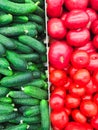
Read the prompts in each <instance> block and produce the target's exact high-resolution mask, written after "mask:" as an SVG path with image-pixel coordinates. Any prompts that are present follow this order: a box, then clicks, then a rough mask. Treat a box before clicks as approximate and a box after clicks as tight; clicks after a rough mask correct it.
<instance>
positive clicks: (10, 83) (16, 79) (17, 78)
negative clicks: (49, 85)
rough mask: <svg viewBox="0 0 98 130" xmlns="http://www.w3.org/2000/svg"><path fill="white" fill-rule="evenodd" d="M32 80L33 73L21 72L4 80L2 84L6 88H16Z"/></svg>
mask: <svg viewBox="0 0 98 130" xmlns="http://www.w3.org/2000/svg"><path fill="white" fill-rule="evenodd" d="M32 79H33V76H32V73H31V72H24V73H23V72H21V73H15V74H14V75H13V76H9V77H4V78H2V79H1V81H0V83H1V85H2V86H4V87H14V86H21V85H23V84H26V83H29V82H30V81H32Z"/></svg>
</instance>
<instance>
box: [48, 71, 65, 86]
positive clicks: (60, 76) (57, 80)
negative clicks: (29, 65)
mask: <svg viewBox="0 0 98 130" xmlns="http://www.w3.org/2000/svg"><path fill="white" fill-rule="evenodd" d="M66 81H67V77H66V73H65V71H63V70H54V71H53V72H52V73H50V82H51V83H52V84H53V85H54V86H58V87H60V86H63V85H64V84H65V83H66Z"/></svg>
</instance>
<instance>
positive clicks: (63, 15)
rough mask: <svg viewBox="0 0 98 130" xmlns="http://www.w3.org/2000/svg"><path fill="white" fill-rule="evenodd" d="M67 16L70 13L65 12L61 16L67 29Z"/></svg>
mask: <svg viewBox="0 0 98 130" xmlns="http://www.w3.org/2000/svg"><path fill="white" fill-rule="evenodd" d="M67 15H68V12H64V13H63V14H62V15H61V20H62V21H63V23H64V25H65V27H66V24H65V22H66V17H67Z"/></svg>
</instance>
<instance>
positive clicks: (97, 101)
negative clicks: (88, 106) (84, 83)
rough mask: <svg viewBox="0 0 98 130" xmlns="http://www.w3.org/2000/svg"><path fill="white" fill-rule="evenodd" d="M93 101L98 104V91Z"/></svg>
mask: <svg viewBox="0 0 98 130" xmlns="http://www.w3.org/2000/svg"><path fill="white" fill-rule="evenodd" d="M93 101H94V102H95V103H96V104H97V105H98V93H96V94H95V95H94V98H93Z"/></svg>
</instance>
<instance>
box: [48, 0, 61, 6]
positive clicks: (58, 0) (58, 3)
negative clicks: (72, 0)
mask: <svg viewBox="0 0 98 130" xmlns="http://www.w3.org/2000/svg"><path fill="white" fill-rule="evenodd" d="M46 1H47V4H50V5H52V6H62V5H63V3H64V0H56V1H55V0H46Z"/></svg>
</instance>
